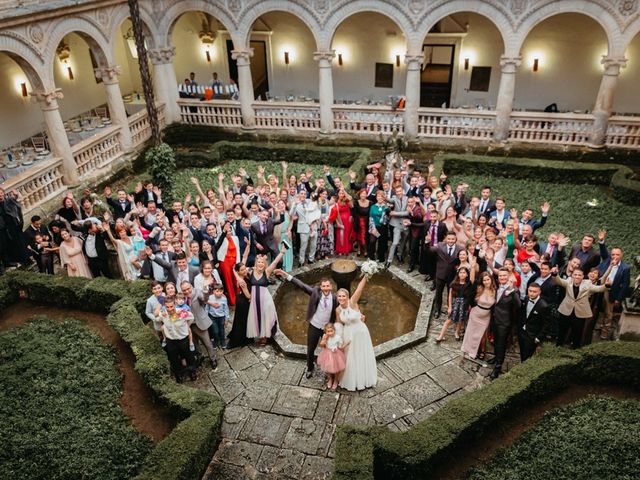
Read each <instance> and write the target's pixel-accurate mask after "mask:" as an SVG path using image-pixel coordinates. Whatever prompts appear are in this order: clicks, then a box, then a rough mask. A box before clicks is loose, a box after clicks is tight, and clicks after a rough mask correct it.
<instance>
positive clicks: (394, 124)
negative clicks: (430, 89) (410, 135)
mask: <svg viewBox="0 0 640 480" xmlns="http://www.w3.org/2000/svg"><path fill="white" fill-rule="evenodd" d="M403 114H404V112H403V111H402V110H397V111H392V110H391V107H389V106H386V105H380V106H377V105H334V106H333V130H334V132H341V133H359V134H361V133H364V134H366V133H369V134H371V133H373V134H376V135H377V134H379V133H387V134H391V133H393V131H394V130H397V131H398V133H404V117H403Z"/></svg>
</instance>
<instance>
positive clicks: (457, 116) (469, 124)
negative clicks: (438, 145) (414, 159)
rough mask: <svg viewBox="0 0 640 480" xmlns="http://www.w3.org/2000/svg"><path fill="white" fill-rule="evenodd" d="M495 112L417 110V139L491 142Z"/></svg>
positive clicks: (451, 109) (452, 109) (460, 109)
mask: <svg viewBox="0 0 640 480" xmlns="http://www.w3.org/2000/svg"><path fill="white" fill-rule="evenodd" d="M495 121H496V112H495V111H490V110H470V109H466V108H450V109H442V108H419V109H418V137H443V138H470V139H479V140H491V136H492V134H493V130H494V129H495Z"/></svg>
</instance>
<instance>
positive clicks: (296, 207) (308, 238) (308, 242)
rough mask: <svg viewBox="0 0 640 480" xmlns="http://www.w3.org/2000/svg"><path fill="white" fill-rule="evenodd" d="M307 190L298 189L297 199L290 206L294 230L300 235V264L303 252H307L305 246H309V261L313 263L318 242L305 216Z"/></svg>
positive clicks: (303, 260)
mask: <svg viewBox="0 0 640 480" xmlns="http://www.w3.org/2000/svg"><path fill="white" fill-rule="evenodd" d="M307 202H308V200H307V192H306V191H305V190H300V191H299V192H298V200H297V202H295V203H294V204H293V207H292V208H291V213H290V214H291V219H292V220H295V221H296V224H297V226H296V232H298V235H300V253H299V256H298V259H299V261H300V266H303V265H304V262H305V258H306V256H305V253H306V252H307V247H309V253H308V258H309V263H313V262H314V259H315V256H316V247H317V243H318V235H317V233H316V232H313V233H314V234H313V235H311V233H312V232H311V228H310V226H309V220H308V217H307Z"/></svg>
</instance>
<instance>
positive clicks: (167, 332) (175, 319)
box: [155, 297, 196, 383]
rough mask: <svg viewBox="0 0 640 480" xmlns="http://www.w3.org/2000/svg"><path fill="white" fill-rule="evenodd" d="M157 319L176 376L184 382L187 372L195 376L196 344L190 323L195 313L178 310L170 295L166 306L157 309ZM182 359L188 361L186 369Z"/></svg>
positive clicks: (180, 381) (192, 377) (179, 380)
mask: <svg viewBox="0 0 640 480" xmlns="http://www.w3.org/2000/svg"><path fill="white" fill-rule="evenodd" d="M155 315H156V321H158V322H160V323H161V324H162V333H163V334H164V338H165V339H166V341H167V345H166V351H167V356H168V357H169V363H170V364H171V370H172V371H173V374H174V375H175V377H176V382H178V383H182V382H183V380H184V375H185V373H189V374H190V375H191V379H192V380H194V377H195V369H196V366H195V357H194V352H195V346H194V344H193V334H192V333H191V328H189V327H190V325H191V323H193V314H192V313H191V312H188V311H186V310H181V311H180V312H178V311H177V310H176V302H175V298H174V297H168V298H166V299H165V301H164V307H163V306H162V305H158V306H157V307H156V311H155ZM182 359H184V360H185V361H186V362H187V367H186V369H185V368H183V367H182Z"/></svg>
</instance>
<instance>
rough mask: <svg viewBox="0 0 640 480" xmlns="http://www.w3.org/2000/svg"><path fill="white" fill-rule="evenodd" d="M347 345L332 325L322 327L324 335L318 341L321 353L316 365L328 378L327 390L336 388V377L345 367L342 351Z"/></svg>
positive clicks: (345, 360) (345, 362) (345, 361)
mask: <svg viewBox="0 0 640 480" xmlns="http://www.w3.org/2000/svg"><path fill="white" fill-rule="evenodd" d="M349 343H351V342H347V343H343V342H342V337H341V336H340V335H337V334H336V327H335V325H334V324H333V323H327V324H326V325H325V327H324V335H323V336H322V340H320V346H321V347H322V352H320V355H318V365H320V368H322V370H324V372H325V373H326V374H327V377H328V378H329V381H328V382H327V388H330V389H331V390H335V389H336V388H338V375H339V374H340V372H342V371H343V370H344V368H345V366H346V365H347V359H346V357H345V355H344V349H345V348H347V347H348V346H349Z"/></svg>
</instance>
